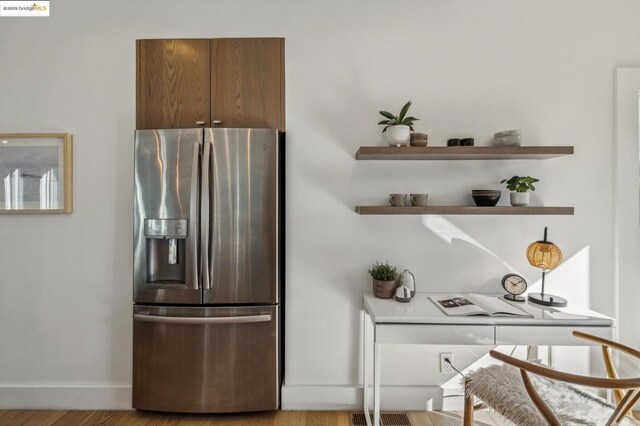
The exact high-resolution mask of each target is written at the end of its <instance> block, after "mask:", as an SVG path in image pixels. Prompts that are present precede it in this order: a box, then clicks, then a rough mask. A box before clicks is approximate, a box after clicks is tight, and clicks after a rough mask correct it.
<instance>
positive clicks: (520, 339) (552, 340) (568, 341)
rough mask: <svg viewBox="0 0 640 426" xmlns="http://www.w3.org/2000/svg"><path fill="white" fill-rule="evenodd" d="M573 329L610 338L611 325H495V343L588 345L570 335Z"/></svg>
mask: <svg viewBox="0 0 640 426" xmlns="http://www.w3.org/2000/svg"><path fill="white" fill-rule="evenodd" d="M574 330H578V331H582V332H585V333H589V334H594V335H596V336H600V337H604V338H605V339H611V338H612V337H613V327H577V326H525V325H523V326H508V325H507V326H500V325H498V326H496V345H548V346H589V345H590V343H589V342H587V341H586V340H583V339H579V338H577V337H574V336H572V335H571V332H572V331H574Z"/></svg>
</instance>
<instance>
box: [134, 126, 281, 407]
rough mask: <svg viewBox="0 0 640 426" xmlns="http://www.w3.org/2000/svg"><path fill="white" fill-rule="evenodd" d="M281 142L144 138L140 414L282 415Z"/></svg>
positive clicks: (202, 135)
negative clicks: (264, 412) (272, 412)
mask: <svg viewBox="0 0 640 426" xmlns="http://www.w3.org/2000/svg"><path fill="white" fill-rule="evenodd" d="M278 141H279V138H278V132H277V130H273V129H222V128H220V129H173V130H138V131H136V136H135V182H134V209H135V211H134V306H133V407H134V408H136V409H144V410H158V411H173V412H192V413H222V412H242V411H261V410H273V409H277V408H278V406H279V393H280V342H279V340H280V324H279V322H280V314H279V301H280V300H279V299H280V294H279V264H278V262H279V259H280V256H279V247H280V244H279V235H280V233H279V229H278V228H279V194H278V188H279V166H278V163H279V161H278V160H279V155H278V149H279V147H278Z"/></svg>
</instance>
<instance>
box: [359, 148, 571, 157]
mask: <svg viewBox="0 0 640 426" xmlns="http://www.w3.org/2000/svg"><path fill="white" fill-rule="evenodd" d="M573 153H574V147H573V146H517V147H512V146H456V147H446V146H434V147H430V146H427V147H389V146H361V147H360V148H358V151H357V152H356V156H355V157H356V160H536V159H537V160H544V159H549V158H556V157H563V156H566V155H573Z"/></svg>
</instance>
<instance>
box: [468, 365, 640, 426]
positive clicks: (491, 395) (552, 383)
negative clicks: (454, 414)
mask: <svg viewBox="0 0 640 426" xmlns="http://www.w3.org/2000/svg"><path fill="white" fill-rule="evenodd" d="M529 377H530V378H531V381H532V383H533V385H534V386H535V389H536V391H537V392H538V394H539V395H540V397H541V398H542V399H543V400H544V401H545V402H546V403H547V405H548V406H549V408H550V409H551V411H552V412H553V413H554V414H555V415H556V417H557V418H558V420H560V423H561V424H562V425H571V426H573V425H589V426H602V425H605V424H606V422H607V420H608V419H609V417H610V416H611V414H612V413H613V411H614V409H615V408H614V407H613V406H612V405H610V404H609V403H607V401H605V400H604V399H602V398H600V397H597V396H595V395H592V394H591V393H589V392H585V391H584V390H582V389H580V388H577V387H575V386H572V385H570V384H567V383H563V382H559V381H557V380H551V379H547V378H546V377H541V376H538V375H535V374H529ZM468 378H469V382H468V383H467V387H466V389H467V393H468V394H471V395H473V396H476V397H477V398H479V399H480V400H482V402H484V403H485V404H486V405H487V406H489V407H491V408H493V409H494V410H495V411H497V412H498V413H500V414H501V415H502V416H504V417H505V418H507V419H508V420H510V421H512V422H513V423H515V424H516V425H519V426H546V425H547V422H546V421H545V420H544V418H543V417H542V415H541V414H540V412H539V411H538V409H537V408H536V406H535V404H534V403H533V401H532V400H531V398H530V397H529V394H527V390H526V389H525V387H524V383H523V382H522V376H521V375H520V370H519V369H518V368H515V367H512V366H510V365H492V366H490V367H486V368H480V369H478V370H476V371H473V372H471V373H470V374H469V375H468ZM620 424H621V425H625V426H627V425H638V423H637V422H636V421H634V420H632V419H630V418H629V417H625V419H624V420H623V421H622V422H620Z"/></svg>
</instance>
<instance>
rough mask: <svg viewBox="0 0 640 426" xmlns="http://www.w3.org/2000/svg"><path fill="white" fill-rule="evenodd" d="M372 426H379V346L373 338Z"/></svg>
mask: <svg viewBox="0 0 640 426" xmlns="http://www.w3.org/2000/svg"><path fill="white" fill-rule="evenodd" d="M373 340H374V343H373V426H380V344H379V343H377V342H376V341H375V329H374V337H373Z"/></svg>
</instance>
